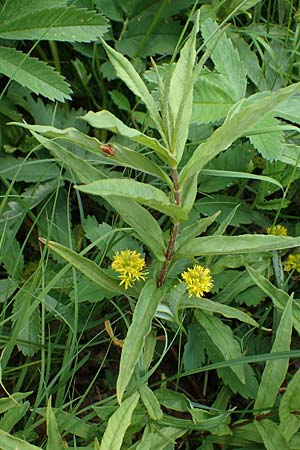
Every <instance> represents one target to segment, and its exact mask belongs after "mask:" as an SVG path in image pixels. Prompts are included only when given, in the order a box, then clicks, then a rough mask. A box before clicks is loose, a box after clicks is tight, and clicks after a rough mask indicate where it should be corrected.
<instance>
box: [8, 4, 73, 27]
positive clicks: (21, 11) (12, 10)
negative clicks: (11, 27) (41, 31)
mask: <svg viewBox="0 0 300 450" xmlns="http://www.w3.org/2000/svg"><path fill="white" fill-rule="evenodd" d="M66 3H67V0H51V1H49V0H39V2H38V3H37V2H36V0H7V1H6V2H5V3H4V5H3V6H2V7H1V11H0V23H2V22H5V21H7V20H8V19H10V18H13V19H15V18H16V11H18V18H19V17H21V16H26V15H28V14H31V13H34V12H36V11H41V10H42V9H51V8H57V7H59V6H65V4H66Z"/></svg>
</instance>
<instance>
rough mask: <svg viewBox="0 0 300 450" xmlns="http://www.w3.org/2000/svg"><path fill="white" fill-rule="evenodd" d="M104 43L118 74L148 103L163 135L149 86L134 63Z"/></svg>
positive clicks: (151, 114) (152, 116) (149, 109)
mask: <svg viewBox="0 0 300 450" xmlns="http://www.w3.org/2000/svg"><path fill="white" fill-rule="evenodd" d="M102 44H103V46H104V48H105V50H106V52H107V55H108V57H109V59H110V62H111V63H112V65H113V66H114V68H115V70H116V72H117V75H118V77H119V78H121V80H122V81H124V83H125V84H127V86H128V87H129V89H130V90H131V91H132V92H133V93H134V94H135V95H137V96H138V97H139V98H140V99H141V100H142V102H143V103H144V104H145V105H146V107H147V109H148V112H149V114H150V117H151V119H152V120H153V122H154V123H155V125H156V127H157V129H158V131H159V132H160V134H161V136H162V137H163V135H164V133H163V131H162V125H161V118H160V115H159V113H158V109H157V106H156V104H155V102H154V100H153V97H152V95H151V94H150V92H149V91H148V89H147V86H146V85H145V83H144V82H143V80H142V79H141V77H140V76H139V74H138V73H137V71H136V70H135V68H134V67H133V65H132V64H131V63H130V62H129V61H128V60H127V59H126V58H125V57H124V56H123V55H122V54H121V53H119V52H117V51H116V50H114V49H113V48H111V47H110V46H109V45H107V44H106V43H105V42H104V41H102Z"/></svg>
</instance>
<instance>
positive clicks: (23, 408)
mask: <svg viewBox="0 0 300 450" xmlns="http://www.w3.org/2000/svg"><path fill="white" fill-rule="evenodd" d="M29 407H30V403H29V401H26V402H24V403H23V402H22V403H18V404H15V407H14V408H11V409H10V410H9V411H6V413H5V414H4V415H3V416H2V417H1V419H0V430H3V431H6V432H7V433H10V432H11V431H12V430H13V429H14V427H15V425H16V424H17V423H19V422H20V420H22V419H23V417H24V416H25V414H26V413H27V411H28V410H29Z"/></svg>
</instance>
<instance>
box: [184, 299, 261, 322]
mask: <svg viewBox="0 0 300 450" xmlns="http://www.w3.org/2000/svg"><path fill="white" fill-rule="evenodd" d="M179 308H181V309H183V308H197V309H202V310H203V311H208V312H211V313H217V314H221V315H222V316H224V317H228V318H229V319H237V320H240V321H241V322H245V323H248V324H249V325H252V326H253V327H258V326H259V325H258V323H257V322H256V321H255V320H254V319H252V318H251V317H250V316H249V315H248V314H246V313H244V312H243V311H240V310H239V309H237V308H232V307H231V306H227V305H222V304H221V303H217V302H214V301H212V300H208V299H207V298H200V299H196V298H188V299H186V298H184V299H183V300H182V302H181V303H180V304H179Z"/></svg>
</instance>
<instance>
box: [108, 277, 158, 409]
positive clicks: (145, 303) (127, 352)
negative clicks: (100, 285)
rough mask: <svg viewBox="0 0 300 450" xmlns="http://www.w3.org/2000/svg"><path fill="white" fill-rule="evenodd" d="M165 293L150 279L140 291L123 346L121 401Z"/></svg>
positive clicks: (118, 390)
mask: <svg viewBox="0 0 300 450" xmlns="http://www.w3.org/2000/svg"><path fill="white" fill-rule="evenodd" d="M164 293H165V290H164V289H163V288H160V289H159V288H157V286H156V282H155V281H154V280H148V281H147V283H146V284H145V286H144V288H143V290H142V291H141V293H140V296H139V299H138V301H137V304H136V306H135V309H134V313H133V317H132V322H131V325H130V327H129V329H128V333H127V336H126V339H125V342H124V346H123V348H122V355H121V361H120V369H119V375H118V380H117V398H118V401H119V403H121V401H122V397H123V394H124V392H125V389H126V387H127V386H128V383H129V381H130V379H131V377H132V374H133V372H134V368H135V366H136V364H137V362H138V359H139V357H140V355H141V353H142V350H143V346H144V340H145V336H146V335H147V334H148V333H149V332H150V330H151V323H152V319H153V317H154V315H155V312H156V309H157V306H158V304H159V302H160V300H161V299H162V297H163V295H164Z"/></svg>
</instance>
